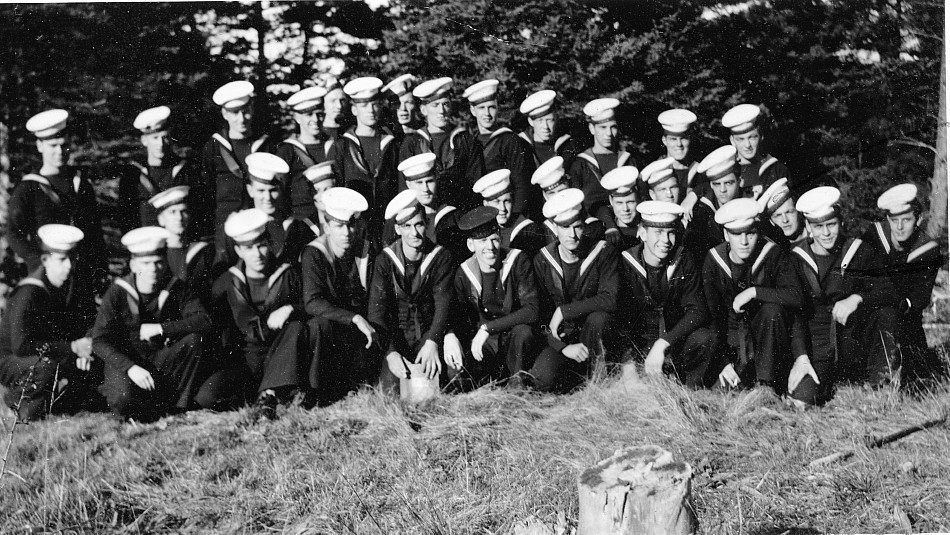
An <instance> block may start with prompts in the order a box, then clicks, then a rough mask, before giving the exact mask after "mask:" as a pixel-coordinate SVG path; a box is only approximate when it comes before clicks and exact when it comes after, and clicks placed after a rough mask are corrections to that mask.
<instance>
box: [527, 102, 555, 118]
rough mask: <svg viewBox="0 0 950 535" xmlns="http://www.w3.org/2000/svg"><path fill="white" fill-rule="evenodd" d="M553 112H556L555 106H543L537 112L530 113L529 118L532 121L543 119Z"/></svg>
mask: <svg viewBox="0 0 950 535" xmlns="http://www.w3.org/2000/svg"><path fill="white" fill-rule="evenodd" d="M553 112H554V105H553V104H548V105H547V106H542V107H540V108H538V109H536V110H533V111H530V112H528V117H529V118H531V119H540V118H541V117H544V116H545V115H548V114H550V113H553Z"/></svg>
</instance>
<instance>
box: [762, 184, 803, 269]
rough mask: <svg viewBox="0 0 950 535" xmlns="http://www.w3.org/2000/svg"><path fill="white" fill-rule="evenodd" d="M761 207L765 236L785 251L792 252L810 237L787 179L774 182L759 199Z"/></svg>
mask: <svg viewBox="0 0 950 535" xmlns="http://www.w3.org/2000/svg"><path fill="white" fill-rule="evenodd" d="M759 206H760V207H761V208H762V219H763V220H764V221H765V224H764V225H763V226H762V231H763V234H764V235H765V236H767V237H768V238H769V239H771V240H772V241H774V242H775V243H776V244H778V245H779V246H780V247H781V248H782V250H783V251H785V252H791V250H792V247H793V246H795V245H797V244H798V242H800V241H802V240H804V239H805V238H807V237H808V233H807V232H806V231H805V219H804V218H803V217H802V215H801V214H800V213H798V210H796V209H795V197H793V196H792V192H791V190H789V189H788V179H787V178H780V179H778V180H776V181H775V182H773V183H772V185H771V186H769V187H768V188H767V189H766V190H765V191H764V192H763V193H762V196H760V197H759Z"/></svg>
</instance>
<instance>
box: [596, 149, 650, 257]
mask: <svg viewBox="0 0 950 535" xmlns="http://www.w3.org/2000/svg"><path fill="white" fill-rule="evenodd" d="M639 176H640V173H639V172H638V171H637V168H636V167H633V166H630V165H624V166H621V167H618V168H616V169H614V170H613V171H610V172H608V173H607V174H605V175H604V177H603V178H602V179H600V185H601V187H603V188H604V189H605V190H607V195H608V199H609V200H610V210H611V213H612V214H613V220H614V224H615V225H616V228H617V230H618V231H620V236H621V238H622V239H621V242H620V245H619V246H618V247H619V248H620V250H621V251H625V250H627V249H629V248H631V247H633V246H634V245H636V244H638V243H640V238H638V237H637V234H638V233H639V232H638V227H639V225H638V222H637V204H638V203H639V199H638V198H637V179H638V178H639Z"/></svg>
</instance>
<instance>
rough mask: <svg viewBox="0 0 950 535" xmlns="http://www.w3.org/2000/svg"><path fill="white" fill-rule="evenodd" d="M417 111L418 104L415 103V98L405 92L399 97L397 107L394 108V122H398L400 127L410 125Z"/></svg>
mask: <svg viewBox="0 0 950 535" xmlns="http://www.w3.org/2000/svg"><path fill="white" fill-rule="evenodd" d="M418 109H419V104H418V103H417V102H416V97H414V96H412V93H410V92H408V91H407V92H405V93H403V94H402V96H400V97H399V107H398V108H396V120H397V121H399V124H401V125H407V124H411V123H412V121H413V118H414V116H415V114H416V110H418Z"/></svg>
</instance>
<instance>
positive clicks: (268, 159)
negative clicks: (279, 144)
mask: <svg viewBox="0 0 950 535" xmlns="http://www.w3.org/2000/svg"><path fill="white" fill-rule="evenodd" d="M244 163H246V164H247V175H248V177H250V179H251V180H254V181H257V182H260V183H262V184H267V185H268V186H273V185H274V184H275V178H276V176H277V175H282V174H285V173H289V172H290V166H289V165H287V162H285V161H284V160H283V158H281V157H280V156H276V155H274V154H271V153H269V152H252V153H251V154H248V155H247V158H244Z"/></svg>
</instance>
